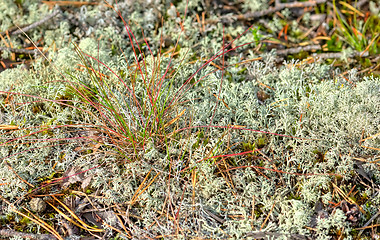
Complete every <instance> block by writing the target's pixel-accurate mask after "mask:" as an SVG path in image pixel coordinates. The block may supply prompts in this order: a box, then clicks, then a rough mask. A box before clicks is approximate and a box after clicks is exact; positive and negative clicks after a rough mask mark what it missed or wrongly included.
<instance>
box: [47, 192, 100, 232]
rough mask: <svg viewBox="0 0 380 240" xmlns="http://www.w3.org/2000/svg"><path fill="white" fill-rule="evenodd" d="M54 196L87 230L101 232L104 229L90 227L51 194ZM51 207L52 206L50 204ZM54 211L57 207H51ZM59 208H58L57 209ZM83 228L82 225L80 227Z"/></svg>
mask: <svg viewBox="0 0 380 240" xmlns="http://www.w3.org/2000/svg"><path fill="white" fill-rule="evenodd" d="M52 197H53V198H54V200H55V201H57V202H58V203H59V204H61V206H62V207H63V208H64V209H66V210H67V211H68V212H69V213H70V215H71V216H72V217H73V218H75V220H77V221H78V222H79V223H81V224H82V225H83V226H85V227H86V228H87V229H86V230H88V231H92V232H103V231H104V230H103V229H98V228H95V227H91V226H90V225H88V224H86V223H85V222H83V221H82V220H81V219H80V218H79V217H78V216H77V215H75V213H74V212H73V211H71V209H70V208H69V207H67V206H66V205H65V204H64V203H62V202H61V201H59V200H58V199H57V198H56V197H55V196H52ZM50 206H52V204H50ZM52 207H53V206H52ZM53 208H54V209H55V210H56V211H57V209H58V208H56V207H53ZM58 210H59V209H58ZM82 228H83V227H82Z"/></svg>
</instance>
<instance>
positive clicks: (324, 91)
mask: <svg viewBox="0 0 380 240" xmlns="http://www.w3.org/2000/svg"><path fill="white" fill-rule="evenodd" d="M11 2H12V1H8V2H6V3H7V4H11ZM143 2H145V4H146V5H144V6H145V8H146V9H147V11H148V12H149V14H150V15H148V17H147V18H146V19H144V21H142V19H141V18H140V17H141V16H142V15H144V9H142V8H141V7H140V8H139V7H138V3H135V1H125V2H121V3H119V5H118V6H117V7H118V8H120V9H122V10H125V11H127V12H128V11H129V12H128V13H134V14H135V15H132V17H135V18H137V19H136V21H137V20H139V21H140V22H139V23H140V24H141V25H142V27H143V29H145V30H149V29H150V28H151V25H152V24H155V23H156V22H155V21H157V19H158V15H157V10H159V11H163V10H164V9H170V7H169V6H165V5H162V4H161V2H160V1H143ZM196 2H197V1H193V3H196ZM247 3H249V4H250V5H247V8H248V7H249V8H250V9H251V10H254V9H256V8H257V7H256V5H254V4H253V2H252V1H249V2H247ZM155 6H156V7H157V8H159V9H155V8H154V7H155ZM196 6H197V5H196V4H194V6H193V5H191V6H189V7H192V8H196ZM181 7H183V5H180V6H179V7H178V8H179V10H181ZM10 9H12V8H10ZM99 9H101V10H102V6H99V8H95V7H90V6H87V7H83V8H82V9H81V10H80V11H81V13H82V15H76V16H79V17H78V19H76V20H75V21H77V24H78V25H77V29H76V30H75V34H76V37H78V38H80V41H77V43H78V44H79V47H80V48H81V49H82V50H83V51H84V52H86V53H88V54H90V55H92V56H94V57H96V58H97V57H98V56H99V60H100V61H102V62H104V63H105V64H106V65H107V66H108V67H110V68H111V69H112V70H113V71H115V72H116V73H119V72H120V70H123V71H124V73H125V74H126V76H128V74H129V73H130V72H129V71H130V70H128V65H130V64H131V63H133V61H134V56H133V55H132V52H131V48H130V46H124V45H125V42H126V41H127V39H126V38H125V37H126V32H125V31H123V30H122V25H120V23H119V22H117V21H116V17H115V14H114V12H113V11H111V10H110V9H105V8H104V9H103V11H97V10H99ZM257 9H259V8H257ZM12 11H13V10H12ZM41 11H42V10H41ZM172 11H174V10H173V9H172ZM0 12H1V11H0ZM172 18H173V20H174V21H175V19H176V18H175V16H174V17H172ZM72 21H74V20H72ZM75 21H74V22H75ZM103 22H104V25H103ZM4 24H6V22H4ZM80 24H82V25H81V26H82V27H83V28H81V27H78V26H79V25H80ZM183 24H184V27H185V28H186V29H187V30H186V32H185V33H184V34H185V38H186V40H185V41H184V40H181V41H180V46H181V47H182V48H181V50H180V53H179V55H178V59H182V58H185V60H186V61H188V60H189V59H191V57H192V56H194V55H197V54H198V56H201V57H210V55H211V54H214V53H215V52H216V51H217V50H218V49H219V48H220V47H221V46H222V43H223V39H222V37H221V36H222V28H221V27H220V26H218V27H217V28H216V29H209V34H210V35H209V36H205V37H204V38H203V39H202V40H201V41H199V40H198V38H200V37H201V36H199V34H196V30H194V29H196V28H194V25H193V24H194V23H193V22H192V21H191V20H185V21H184V23H183ZM72 25H74V23H73V22H70V21H68V20H67V19H66V20H63V22H62V23H61V24H60V25H57V26H58V27H57V28H56V29H51V30H49V31H47V34H46V35H45V37H46V41H48V42H51V43H53V40H54V41H55V40H57V41H58V39H56V37H57V36H59V37H60V38H59V39H61V40H60V41H61V42H60V44H61V45H60V46H61V47H60V49H59V50H58V51H57V52H51V53H49V54H50V55H49V58H50V59H51V60H52V64H48V63H47V62H46V61H45V60H43V59H42V58H40V59H37V60H36V61H35V62H34V63H33V65H32V67H31V69H30V70H25V69H23V68H22V67H19V68H14V69H8V70H5V71H3V72H2V73H1V74H0V91H12V92H16V93H22V94H26V95H34V96H39V97H41V98H44V99H51V100H59V99H61V98H62V97H64V96H66V95H67V94H68V87H67V86H68V85H67V83H65V82H64V81H65V79H64V78H63V77H62V75H61V74H60V73H59V72H57V71H56V68H58V69H59V70H60V71H61V73H63V75H64V76H66V77H67V80H71V81H77V80H78V79H79V80H81V81H83V82H86V83H87V84H91V83H90V81H89V79H88V76H87V75H86V73H85V72H82V71H79V70H78V64H79V63H81V62H80V61H79V57H78V56H77V55H76V53H75V51H74V47H73V46H72V45H68V44H67V43H68V42H69V39H70V38H69V32H70V26H72ZM132 26H133V29H132V30H133V31H135V32H136V34H141V32H139V31H140V29H139V27H137V26H134V25H132ZM91 27H92V28H91ZM274 27H275V26H274ZM162 31H165V33H166V34H168V35H170V36H171V37H172V38H174V39H176V37H177V36H178V35H179V34H180V33H179V31H178V28H176V25H175V24H174V23H173V22H169V23H168V24H167V26H164V27H163V28H162ZM239 31H240V29H239ZM121 32H122V33H121ZM226 32H228V33H231V34H233V35H236V34H237V33H236V32H237V31H236V29H233V28H232V27H230V28H226ZM102 34H104V35H106V36H108V37H109V38H102V39H101V40H100V41H99V46H100V48H99V51H98V42H97V40H96V39H97V38H98V37H100V35H102ZM148 38H149V40H151V41H152V42H153V43H152V45H154V44H157V40H158V39H159V35H151V36H148ZM239 41H240V42H239V43H238V44H244V43H246V42H250V41H252V39H251V37H250V36H248V35H247V36H243V37H242V38H241V39H240V40H239ZM123 42H124V45H123ZM195 43H199V44H198V45H197V46H196V47H194V48H192V46H193V45H195ZM114 44H115V45H117V44H120V45H122V46H123V47H122V48H123V49H124V47H125V49H124V50H125V55H121V54H120V55H119V54H115V53H113V52H112V45H114ZM157 45H158V44H157ZM210 45H211V46H214V49H212V48H210V47H209V46H210ZM251 57H252V58H253V57H254V55H253V54H252V56H251ZM262 57H263V59H262V60H260V61H255V62H252V63H250V64H247V65H245V67H246V71H244V69H243V67H241V66H238V67H235V65H233V66H232V67H230V68H228V72H227V71H226V74H225V75H224V76H222V74H221V73H220V72H216V73H212V74H210V75H209V76H208V77H206V78H205V79H203V80H202V81H200V82H199V83H198V84H196V85H195V86H194V87H192V88H190V89H189V91H187V92H186V93H185V94H184V95H183V97H182V98H181V99H180V100H181V101H182V102H183V103H182V104H180V105H178V106H176V111H175V112H173V113H172V116H171V117H172V118H174V117H175V116H176V115H177V114H178V113H179V112H182V110H185V109H186V114H185V115H183V116H182V117H181V118H180V119H179V120H178V121H177V122H176V124H177V127H176V128H178V129H179V128H185V127H187V126H189V123H191V125H192V126H207V125H214V126H228V125H240V126H245V128H249V129H255V130H260V131H266V132H271V133H277V134H282V135H288V136H293V137H298V138H302V139H294V138H290V137H283V136H275V135H270V134H263V133H254V132H250V131H246V130H236V129H235V130H231V129H230V130H226V129H221V128H207V130H206V128H197V129H193V130H191V131H189V132H187V131H184V134H183V135H181V138H180V139H174V140H173V141H171V142H168V143H167V145H165V146H162V145H159V144H158V143H157V142H154V140H153V139H150V140H149V141H150V142H149V143H148V144H147V145H146V146H147V147H146V149H145V151H141V153H140V154H139V160H138V161H135V162H127V163H123V164H118V163H119V162H120V159H119V157H118V156H117V155H116V154H108V152H103V151H98V152H92V153H91V154H87V155H85V154H82V153H81V152H79V151H78V150H76V149H77V147H78V146H81V147H83V148H84V149H90V147H88V146H86V145H84V144H85V143H83V142H80V141H67V142H64V144H62V145H57V144H55V145H56V146H51V145H52V142H49V141H43V139H53V138H54V139H57V138H70V137H78V136H81V135H80V134H86V133H85V129H81V130H83V131H79V132H78V131H68V129H66V130H65V129H64V128H62V129H61V128H58V129H54V130H51V131H42V132H41V133H39V134H37V135H36V136H34V137H27V138H21V139H18V140H16V143H17V144H12V145H7V146H1V148H0V159H2V161H5V160H6V161H7V162H8V163H9V165H10V166H12V168H13V170H14V171H15V172H17V174H18V175H19V176H20V177H21V178H22V179H25V180H26V181H28V182H29V183H30V184H33V185H35V186H38V185H39V184H40V179H41V178H47V177H48V176H51V174H53V173H55V172H59V171H61V172H65V171H67V170H68V169H70V168H71V167H74V166H75V167H78V168H80V169H82V170H86V169H89V168H92V167H96V166H99V164H100V163H104V164H103V165H101V166H100V167H97V168H95V169H93V170H91V171H89V172H86V173H85V176H92V181H91V183H90V186H89V188H90V189H92V190H94V191H96V192H97V194H99V195H101V196H102V198H99V199H96V202H97V204H105V205H107V206H109V205H111V204H115V203H117V204H120V205H122V204H126V205H128V203H129V202H130V201H131V200H132V197H133V196H134V194H135V193H136V191H137V189H138V188H139V186H140V184H141V182H142V180H143V179H144V177H145V176H146V175H147V174H148V173H149V172H150V171H151V170H152V168H153V169H154V171H156V172H155V173H153V172H152V173H151V174H152V175H155V174H158V173H160V175H158V177H157V178H156V180H155V181H154V182H153V183H152V184H151V185H150V186H149V188H147V190H146V191H144V192H143V193H142V194H141V195H140V196H139V201H138V203H137V204H135V205H133V206H128V207H127V208H128V211H129V213H131V214H133V215H136V216H139V218H138V219H134V220H133V224H131V225H130V231H131V233H132V234H134V235H135V236H142V234H148V235H149V234H151V235H152V236H157V235H167V234H172V233H174V232H175V230H176V226H175V225H174V224H173V221H170V219H167V218H162V219H161V220H160V224H155V223H156V222H155V219H157V216H159V215H160V214H159V213H160V212H161V211H163V209H164V211H167V212H177V211H178V213H179V214H178V216H179V218H178V219H177V223H178V225H180V226H181V229H182V231H183V233H181V234H184V235H183V236H182V237H183V238H189V237H191V236H200V237H211V238H226V237H227V236H228V237H230V238H235V239H242V238H244V237H245V236H246V234H247V233H249V232H254V231H257V230H258V229H260V228H261V227H262V225H263V224H264V222H265V219H266V217H267V214H268V213H269V212H270V213H271V217H270V220H269V221H268V222H266V224H264V225H265V228H264V229H263V230H265V231H270V232H278V233H283V234H284V235H283V236H284V238H286V236H287V235H286V234H304V235H306V236H309V235H310V236H314V237H317V238H319V239H326V238H327V237H328V236H329V231H330V230H334V229H341V228H344V230H345V231H346V232H347V234H349V231H350V230H351V225H350V224H349V223H348V222H347V221H346V215H345V213H344V212H343V211H342V210H340V209H337V210H336V211H334V212H331V213H330V214H328V215H327V216H326V217H317V213H316V211H315V206H316V205H317V203H319V202H322V203H323V204H325V205H326V206H327V205H328V204H329V201H333V196H332V194H331V192H332V188H333V187H332V183H334V184H335V180H336V177H335V176H334V175H329V174H338V175H341V176H342V179H343V180H347V179H350V178H352V177H353V176H354V175H355V164H357V162H356V161H355V159H354V158H361V157H367V156H375V155H376V154H377V153H376V150H371V149H368V148H364V147H362V146H361V145H360V142H359V141H360V139H362V138H365V137H369V136H373V135H375V134H377V133H379V130H380V129H379V126H380V118H379V116H380V108H379V104H380V79H379V78H369V77H365V78H360V77H358V75H357V72H355V70H352V72H350V74H349V75H348V80H346V79H344V78H342V77H341V76H339V74H334V73H335V71H336V70H334V69H331V67H329V66H327V65H323V64H318V63H315V64H308V65H305V64H299V63H298V62H286V63H284V65H283V66H282V67H279V68H277V67H276V66H275V63H274V55H273V54H266V55H263V56H262ZM125 58H126V60H127V62H126V61H125ZM146 60H147V71H148V72H149V73H151V71H152V69H151V66H152V61H151V59H150V57H147V59H146ZM186 61H185V62H186ZM229 61H230V62H231V63H238V62H239V61H241V59H240V57H238V56H233V57H230V59H229ZM93 63H94V66H97V64H96V61H93ZM168 63H169V58H168V57H164V58H163V59H162V66H167V64H168ZM201 64H203V63H202V62H196V63H193V64H183V65H181V64H179V63H178V61H174V65H173V66H174V67H173V68H175V69H177V74H176V75H175V76H174V77H173V78H172V79H165V82H164V84H163V89H164V88H165V87H167V89H170V91H169V90H168V91H167V92H164V95H165V94H166V95H168V96H171V97H173V94H174V93H175V92H176V90H178V89H179V88H180V87H181V86H182V84H184V83H185V81H186V79H187V78H188V77H189V76H190V75H191V74H192V73H194V72H195V71H196V70H197V68H198V67H200V66H201ZM242 69H243V71H242ZM100 70H101V71H102V72H103V73H104V74H106V75H107V76H109V77H110V79H109V80H107V81H109V83H110V84H111V83H112V84H114V88H113V89H112V90H113V93H114V94H115V96H116V98H117V99H118V100H119V101H121V100H122V99H123V97H124V96H126V95H127V94H128V91H127V90H126V89H125V88H123V87H122V86H121V85H120V84H119V85H117V84H116V82H117V79H116V77H115V76H112V74H110V72H109V71H107V70H106V68H105V67H103V66H100ZM165 70H166V69H165V67H164V68H162V69H161V74H162V73H163V72H165ZM213 70H214V68H213V67H210V66H209V67H206V68H205V69H204V70H202V72H201V73H200V74H197V75H196V76H195V77H194V81H195V82H196V81H198V80H199V79H200V78H201V77H203V76H205V75H206V74H207V73H210V72H211V71H213ZM228 73H229V74H228ZM70 74H71V75H73V76H75V77H76V79H74V78H71V77H70ZM222 79H223V82H222V84H221V80H222ZM125 81H126V82H127V83H128V84H129V83H130V82H128V81H131V80H130V79H128V78H126V79H125ZM194 81H193V82H194ZM188 86H190V84H188ZM264 86H270V88H267V87H264ZM219 91H220V96H219V98H220V99H222V100H223V101H224V103H222V102H219V103H218V104H217V102H218V101H217V98H216V97H215V96H216V95H218V94H219ZM263 91H264V92H265V93H266V94H268V96H269V97H268V98H266V99H260V98H259V97H258V93H259V92H263ZM143 92H144V87H143V84H142V82H141V79H140V81H137V83H136V95H138V96H142V95H143ZM5 98H6V95H0V103H1V105H0V124H7V125H8V124H13V125H18V126H19V127H20V128H23V129H26V130H22V131H14V132H10V131H7V132H6V131H2V132H1V134H2V137H4V138H5V141H7V140H11V139H16V138H18V137H22V136H23V135H25V134H28V133H30V132H33V131H38V130H39V129H40V128H39V127H40V126H49V127H52V126H58V125H65V124H76V123H78V124H80V123H93V124H97V122H93V121H95V120H94V119H93V118H92V117H91V116H89V115H87V114H83V113H81V112H80V111H79V110H75V109H73V108H70V107H64V106H62V105H59V104H57V103H53V102H49V101H44V102H32V101H36V100H38V99H35V98H30V97H27V96H22V95H14V100H13V101H14V102H13V105H12V106H11V107H9V106H5ZM72 100H76V101H78V100H79V99H77V98H75V97H73V99H72ZM21 103H24V104H22V105H18V104H21ZM72 104H73V106H74V107H81V106H82V105H81V104H80V103H79V102H73V103H72ZM216 106H217V108H216V110H215V113H214V109H215V107H216ZM133 109H134V108H133V107H132V111H134V110H133ZM85 110H89V109H86V108H85ZM128 114H130V113H129V112H128V111H127V110H125V115H124V116H128ZM211 119H212V121H211ZM130 127H131V129H137V128H138V126H137V125H134V123H131V125H130ZM28 128H30V129H29V130H28ZM171 128H173V129H171V130H174V127H173V126H171ZM76 130H78V129H76ZM363 134H364V136H363ZM35 138H39V139H42V140H38V141H37V142H34V143H33V144H27V142H29V141H30V140H31V139H35ZM3 142H4V139H2V142H1V143H3ZM58 143H61V142H58ZM243 143H244V144H248V143H249V145H250V147H249V148H250V149H248V150H252V148H253V147H256V148H258V147H259V148H260V149H261V151H262V154H252V155H249V156H245V157H244V156H241V157H236V158H228V159H227V160H226V161H228V164H229V166H236V167H238V166H249V167H248V168H241V169H234V170H230V171H228V172H225V171H224V172H223V171H220V169H218V168H217V167H216V164H215V162H217V161H220V160H221V159H220V158H216V159H208V160H204V159H205V158H208V157H210V156H217V155H221V154H229V153H238V152H243V151H247V149H244V148H243V147H242V144H243ZM110 145H111V144H109V145H108V147H110ZM379 145H380V140H379V138H378V137H377V138H371V139H368V140H366V141H365V146H367V147H372V148H375V147H378V146H379ZM107 151H111V150H110V149H107ZM16 153H20V154H17V155H15V154H16ZM263 156H265V157H263ZM321 156H323V157H321ZM367 160H368V161H371V160H372V159H371V158H369V159H367ZM252 166H259V167H261V168H267V169H273V168H274V166H278V168H279V169H278V170H281V171H282V173H278V172H274V171H266V170H263V169H260V171H261V172H262V173H263V174H260V171H257V169H254V168H253V167H252ZM186 167H189V168H190V169H196V174H195V178H194V179H195V180H193V176H192V175H191V174H192V173H188V172H181V170H183V169H184V168H186ZM362 167H363V169H365V171H366V172H368V173H372V175H373V177H372V176H371V179H373V180H374V181H375V183H376V184H380V177H379V176H380V173H379V170H378V168H377V167H376V166H375V165H374V164H372V163H369V162H368V163H365V164H363V165H362ZM168 169H170V172H169V171H168ZM222 170H223V169H222ZM194 171H195V170H194ZM221 172H222V173H223V174H224V175H223V174H221ZM297 174H299V175H297ZM302 174H304V175H302ZM307 174H311V175H307ZM312 174H314V175H312ZM169 176H170V177H169ZM9 179H12V181H9ZM192 181H195V183H194V184H193V182H192ZM1 183H6V185H1V186H0V194H1V196H3V197H4V198H7V199H8V200H10V201H15V200H16V199H17V198H19V197H22V196H24V195H25V194H26V193H27V189H28V185H27V184H26V183H25V182H23V181H22V180H21V179H20V178H18V177H16V176H15V174H14V173H13V172H12V171H9V167H8V166H7V165H6V164H4V163H2V164H1V165H0V184H1ZM366 194H367V195H372V194H374V193H373V192H367V193H366ZM379 205H380V198H379V196H378V195H375V196H374V197H373V206H372V207H371V206H363V209H364V210H365V211H368V212H372V213H374V212H375V211H377V210H376V208H377V207H378V206H379ZM168 206H169V207H168ZM253 206H254V208H255V209H256V210H255V212H253V213H252V208H253ZM168 208H170V209H168ZM236 216H237V217H236ZM57 218H60V217H59V215H58V214H57ZM113 220H114V219H112V217H109V218H108V219H107V221H106V222H108V223H109V224H111V225H112V224H115V225H117V223H115V221H113ZM313 221H314V222H315V225H314V226H313V228H314V229H315V231H314V232H313V231H310V230H309V229H307V228H305V226H311V222H313ZM144 228H149V229H148V230H144ZM108 230H109V231H110V235H112V234H113V232H112V229H108ZM115 235H116V233H115ZM177 237H181V235H177Z"/></svg>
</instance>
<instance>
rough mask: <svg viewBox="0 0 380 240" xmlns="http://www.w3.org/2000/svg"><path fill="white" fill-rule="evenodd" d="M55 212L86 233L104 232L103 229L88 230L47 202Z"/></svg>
mask: <svg viewBox="0 0 380 240" xmlns="http://www.w3.org/2000/svg"><path fill="white" fill-rule="evenodd" d="M47 203H48V204H49V205H50V206H51V207H52V208H53V209H54V210H55V211H57V212H58V213H59V214H60V215H61V216H62V217H64V218H65V219H66V220H67V221H69V222H71V223H72V224H74V225H75V226H77V227H79V228H82V229H84V230H86V231H90V232H91V231H92V232H103V230H102V229H95V230H94V229H88V228H87V227H83V226H82V225H80V224H79V223H77V222H75V221H74V220H72V219H71V218H70V217H69V216H67V215H66V214H64V213H63V212H62V211H61V210H59V209H58V208H57V207H55V206H54V205H53V204H51V203H49V202H47Z"/></svg>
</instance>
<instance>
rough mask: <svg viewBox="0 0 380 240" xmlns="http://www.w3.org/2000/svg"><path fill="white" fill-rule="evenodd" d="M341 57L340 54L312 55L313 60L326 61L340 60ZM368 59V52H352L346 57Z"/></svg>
mask: <svg viewBox="0 0 380 240" xmlns="http://www.w3.org/2000/svg"><path fill="white" fill-rule="evenodd" d="M342 56H343V53H342V52H329V53H319V54H314V55H313V57H314V58H319V59H326V58H341V57H342ZM359 56H361V57H368V56H369V53H368V52H364V53H363V52H358V51H355V52H352V53H351V54H349V55H348V56H347V57H349V58H352V57H359Z"/></svg>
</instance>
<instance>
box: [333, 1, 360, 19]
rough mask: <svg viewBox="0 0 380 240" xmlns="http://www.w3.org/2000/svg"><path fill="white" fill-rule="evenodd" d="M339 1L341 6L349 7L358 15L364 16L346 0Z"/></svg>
mask: <svg viewBox="0 0 380 240" xmlns="http://www.w3.org/2000/svg"><path fill="white" fill-rule="evenodd" d="M339 3H340V4H342V5H343V6H345V7H346V8H349V9H351V10H352V11H354V12H355V13H356V14H358V15H359V16H361V17H364V14H363V13H362V12H360V11H359V10H357V9H356V8H354V7H353V6H351V5H350V4H348V3H346V2H343V1H340V2H339Z"/></svg>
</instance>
